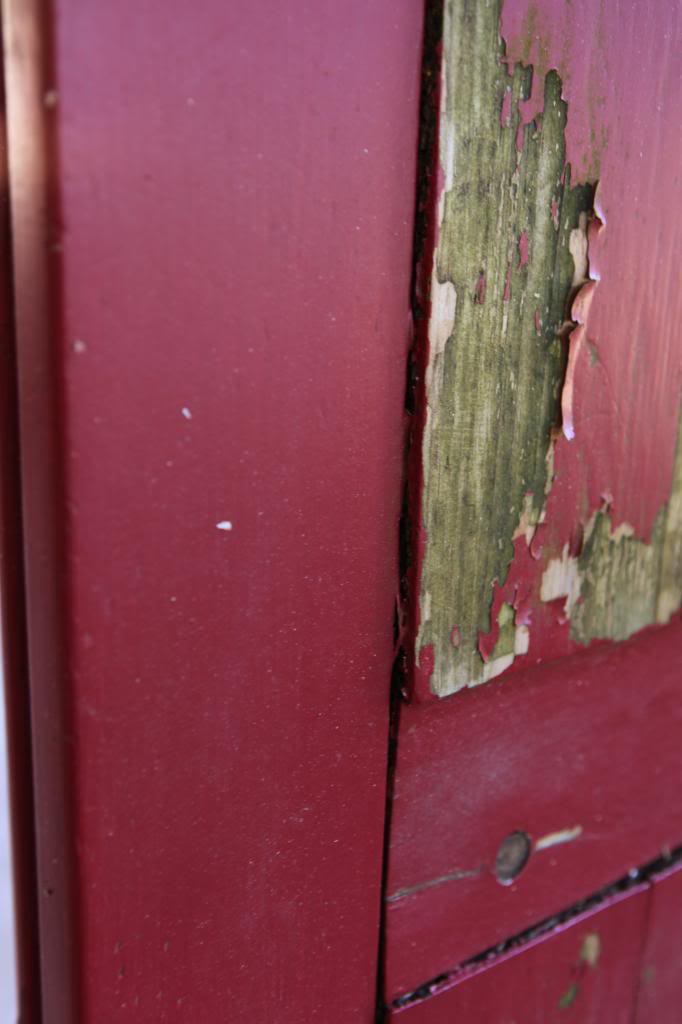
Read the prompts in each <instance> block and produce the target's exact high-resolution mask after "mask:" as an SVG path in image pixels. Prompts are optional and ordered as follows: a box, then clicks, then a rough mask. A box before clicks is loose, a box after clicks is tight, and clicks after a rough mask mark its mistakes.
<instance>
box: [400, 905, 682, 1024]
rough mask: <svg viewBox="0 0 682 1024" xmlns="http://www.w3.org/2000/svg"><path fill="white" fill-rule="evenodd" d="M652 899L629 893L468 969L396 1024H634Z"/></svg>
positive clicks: (404, 1011) (409, 1008) (410, 1007)
mask: <svg viewBox="0 0 682 1024" xmlns="http://www.w3.org/2000/svg"><path fill="white" fill-rule="evenodd" d="M648 899H649V895H648V890H647V889H646V888H643V889H638V890H635V891H630V892H628V893H626V894H625V895H621V896H619V897H617V898H616V899H614V900H613V901H612V902H610V903H609V904H607V905H606V906H602V907H599V908H597V909H596V910H593V911H590V912H588V913H586V914H582V915H581V916H580V917H578V918H576V919H575V920H573V921H571V922H570V924H568V925H563V926H559V927H558V928H556V929H555V930H554V931H553V932H552V933H551V934H550V935H548V936H543V937H542V938H540V939H537V940H535V941H534V942H532V943H529V944H528V945H527V946H523V947H520V948H518V949H514V950H512V951H511V952H509V953H507V954H504V955H503V956H501V957H499V958H498V959H497V960H495V961H493V962H491V963H484V964H482V965H479V966H477V967H474V968H470V969H468V970H464V971H462V972H461V974H460V975H459V976H458V977H457V978H456V979H454V980H453V981H451V982H449V983H448V984H447V985H445V986H444V987H443V988H442V989H441V990H440V991H439V992H437V994H435V995H433V996H431V997H429V998H427V999H424V1000H423V1001H421V1002H419V1003H415V1004H413V1005H408V1006H406V1007H404V1008H403V1009H402V1010H397V1011H394V1012H393V1013H392V1014H391V1015H390V1019H391V1020H393V1019H395V1020H400V1021H401V1024H474V1022H475V1024H516V1022H519V1024H520V1022H523V1024H563V1022H567V1024H571V1022H574V1024H578V1022H579V1024H605V1022H607V1021H608V1024H629V1022H630V1021H631V1020H632V1011H633V1005H634V1001H635V997H636V993H637V988H638V984H639V961H640V956H641V951H642V935H643V932H644V929H645V927H646V915H647V907H648ZM645 1019H646V1020H647V1021H649V1022H652V1021H654V1020H658V1019H659V1018H657V1017H647V1018H645ZM671 1019H672V1018H671ZM675 1019H679V1015H678V1017H677V1018H675Z"/></svg>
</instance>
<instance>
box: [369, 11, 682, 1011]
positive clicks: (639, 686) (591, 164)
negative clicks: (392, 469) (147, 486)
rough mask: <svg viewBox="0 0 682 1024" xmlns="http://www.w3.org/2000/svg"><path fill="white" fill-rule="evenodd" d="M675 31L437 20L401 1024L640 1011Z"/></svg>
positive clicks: (669, 753) (660, 719)
mask: <svg viewBox="0 0 682 1024" xmlns="http://www.w3.org/2000/svg"><path fill="white" fill-rule="evenodd" d="M680 28H681V26H680V11H679V9H678V7H677V5H670V4H663V3H661V4H654V5H651V4H619V3H614V4H610V5H608V6H607V5H602V4H599V3H587V4H583V5H582V6H581V8H580V12H579V13H578V11H577V10H576V9H574V7H573V5H572V4H570V3H563V2H557V3H553V2H546V3H542V4H533V3H528V2H525V0H518V2H516V0H507V2H505V3H504V4H501V3H498V2H492V0H491V2H482V3H476V4H473V3H466V2H464V0H452V2H450V0H447V2H446V3H445V4H444V5H436V7H435V8H434V9H433V10H432V21H431V22H430V35H428V34H427V41H426V50H425V59H426V68H427V71H428V76H427V77H426V79H425V81H426V89H425V95H424V102H423V113H422V118H423V120H422V132H423V137H425V138H426V139H427V143H426V145H425V147H424V151H423V154H422V166H421V193H420V205H421V208H422V210H423V215H422V222H421V225H420V226H421V234H418V235H417V258H418V264H417V292H416V296H415V314H416V317H417V324H418V330H417V339H416V344H415V347H414V349H413V356H412V367H413V373H412V381H413V383H412V402H411V404H412V408H413V410H414V412H413V415H412V432H411V449H410V454H409V465H410V474H409V484H408V508H409V514H408V520H407V522H406V526H405V535H406V544H405V549H404V551H405V554H404V561H403V573H404V582H403V589H404V620H405V625H404V632H403V639H404V656H405V657H404V666H403V670H402V674H401V679H400V681H399V687H400V694H399V696H398V697H397V698H396V703H395V711H394V714H395V718H396V724H395V730H396V732H397V742H396V754H395V761H394V764H393V768H392V772H393V774H392V810H391V831H390V850H389V863H388V880H387V887H386V893H385V897H386V995H387V999H388V1001H389V1002H391V1001H393V1006H394V1012H395V1013H397V1012H398V1011H400V1012H401V1013H405V1012H408V1011H409V1012H411V1013H412V1015H413V1018H414V1019H415V1021H417V1020H421V1019H424V1020H427V1019H428V1020H441V1019H442V1020H446V1019H447V1020H450V1019H452V1020H459V1019H462V1020H469V1019H471V1020H481V1021H488V1020H490V1021H498V1020H499V1021H507V1020H511V1019H514V1020H517V1019H523V1020H534V1021H535V1020H537V1021H540V1020H542V1021H546V1020H554V1019H557V1020H563V1019H564V1018H567V1019H579V1020H593V1019H594V1020H609V1021H615V1020H620V1019H623V1020H626V1019H627V1020H630V1019H632V1016H631V1015H632V1013H633V1012H634V1011H633V1005H634V1001H635V998H636V992H637V990H638V987H639V983H638V979H639V971H640V966H639V964H640V960H639V957H640V954H641V943H642V941H643V935H644V933H645V931H646V921H647V911H646V910H645V909H643V908H645V907H646V906H647V904H648V902H650V900H651V899H653V898H654V895H653V894H654V890H652V889H651V887H650V883H649V882H648V881H647V880H648V879H650V878H651V877H652V876H654V875H655V874H656V872H657V871H660V870H662V869H663V868H664V866H665V864H666V863H674V862H675V860H676V857H677V855H678V848H679V845H680V842H681V837H682V807H681V805H680V802H679V799H678V787H679V778H680V772H681V770H682V745H681V744H680V722H681V717H680V707H679V686H680V679H681V678H682V634H681V633H680V616H679V610H680V603H681V600H682V558H681V555H682V517H681V512H682V443H681V442H680V399H681V383H682V340H681V337H680V331H679V328H678V326H677V321H678V319H679V315H678V305H679V302H680V288H679V282H680V276H679V275H680V251H681V245H682V214H681V212H680V206H679V174H680V117H679V103H680V98H681V92H680V90H681V87H682V83H681V81H680V73H679V72H680V52H681V47H680V44H681V36H680ZM405 697H407V702H405ZM643 882H644V883H645V888H641V886H642V883H643ZM666 884H668V883H666ZM647 886H649V887H648V888H647ZM664 888H665V886H664ZM630 891H632V892H633V895H631V896H630V897H629V898H626V897H627V896H628V893H629V892H630ZM656 891H658V890H656ZM634 893H636V895H634ZM659 901H660V897H659ZM586 907H589V908H590V910H589V913H590V914H592V915H594V918H590V924H589V927H590V928H594V929H595V931H594V934H595V935H596V936H597V938H596V939H595V940H594V941H595V944H596V945H598V946H599V949H600V954H599V956H597V954H596V953H595V955H594V963H591V962H590V963H589V964H588V965H587V966H586V965H585V960H584V958H583V959H582V960H581V957H580V955H579V953H578V952H576V948H577V949H578V950H579V948H580V941H582V939H580V936H581V935H582V934H583V930H582V928H583V926H582V921H583V917H582V916H581V915H582V914H583V913H584V912H585V909H586ZM574 919H575V924H574V923H572V922H573V920H574ZM585 927H587V926H585ZM675 941H677V940H675ZM576 943H578V946H577V947H576ZM673 944H674V943H673ZM526 948H527V952H523V950H525V949H526ZM595 948H596V947H595ZM564 950H565V952H564ZM608 957H613V959H612V960H609V959H608ZM490 958H492V961H493V963H494V966H492V965H488V966H487V967H486V969H485V970H483V973H482V974H481V970H482V965H483V964H486V963H487V962H488V960H489V959H490ZM589 959H590V958H589V957H588V960H589ZM576 965H577V966H576ZM626 965H627V967H626ZM649 966H650V965H649ZM550 968H551V970H550ZM571 970H572V971H573V973H574V974H575V973H576V972H577V974H580V973H581V972H582V973H583V974H585V976H586V977H589V978H590V979H592V978H595V979H596V978H597V972H598V970H599V971H602V970H603V971H604V972H605V975H606V978H605V980H604V982H603V986H602V988H601V989H600V988H599V985H600V982H598V981H596V980H595V981H592V982H591V984H592V989H590V987H589V986H588V985H587V984H583V982H582V980H581V981H580V984H578V982H577V981H575V980H574V982H571V984H572V985H573V984H575V990H574V989H573V988H569V987H568V984H569V983H568V982H566V984H564V980H565V978H564V977H563V976H564V975H565V976H566V977H567V976H568V975H567V974H566V972H567V971H568V972H569V974H570V971H571ZM548 971H549V972H550V973H549V974H548V973H547V972H548ZM619 971H622V972H623V979H621V980H620V981H618V983H617V984H616V978H617V977H618V972H619ZM526 972H527V973H526ZM552 972H555V973H557V972H558V975H559V976H557V977H556V978H554V977H550V975H551V973H552ZM488 973H489V974H490V977H488ZM669 973H670V972H669ZM470 975H475V979H476V980H474V977H473V976H472V977H471V979H470V980H466V981H465V980H464V979H465V978H467V977H469V976H470ZM625 976H627V979H628V980H627V984H626V983H625V980H624V978H625ZM542 978H544V979H545V980H544V981H541V979H542ZM545 983H546V984H545ZM538 985H539V986H540V987H539V988H538ZM498 986H499V987H498ZM543 986H545V987H544V988H543ZM562 986H563V987H562ZM614 986H615V987H616V989H617V993H618V994H617V998H615V1001H614V992H613V991H612V989H613V987H614ZM441 989H442V990H443V991H446V990H447V991H448V992H449V995H448V996H447V997H445V996H443V997H442V999H439V998H436V997H433V996H431V998H432V999H433V1002H431V1001H429V1000H427V1002H428V1008H427V1006H426V1005H425V1006H424V1007H423V1008H422V1000H423V999H424V997H425V996H430V995H431V993H433V992H438V991H440V990H441ZM566 992H572V993H573V997H572V998H571V999H570V1000H569V999H568V998H567V997H566V995H565V993H566ZM533 993H535V995H533ZM578 995H579V996H580V998H579V999H578ZM536 996H537V998H536ZM652 998H653V997H652ZM666 998H668V997H666ZM661 1000H662V1003H661V1005H659V1006H658V1007H657V1009H656V1011H655V1012H654V1008H653V1007H654V1003H652V1004H651V1006H650V1008H649V1010H648V1011H647V1013H648V1014H649V1016H645V1017H643V1018H642V1019H650V1020H658V1019H662V1015H663V1013H664V1007H663V1003H664V1002H665V999H664V997H663V996H661ZM574 1001H575V1006H573V1002H574ZM569 1003H570V1012H569ZM607 1006H608V1009H607ZM474 1007H475V1009H474ZM669 1007H670V1008H669V1009H668V1010H667V1012H668V1013H673V1012H674V1011H673V1010H672V1004H669ZM642 1012H644V1011H642ZM460 1014H461V1016H459V1015H460ZM515 1014H516V1015H518V1016H515ZM657 1014H658V1015H657ZM571 1015H573V1016H571ZM408 1017H409V1013H408Z"/></svg>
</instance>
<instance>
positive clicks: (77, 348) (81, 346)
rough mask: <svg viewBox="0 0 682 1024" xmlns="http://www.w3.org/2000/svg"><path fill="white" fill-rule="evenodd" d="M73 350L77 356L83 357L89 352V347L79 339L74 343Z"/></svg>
mask: <svg viewBox="0 0 682 1024" xmlns="http://www.w3.org/2000/svg"><path fill="white" fill-rule="evenodd" d="M73 350H74V352H75V353H76V355H79V356H82V355H83V353H84V352H87V350H88V346H87V345H86V344H85V342H84V341H81V340H80V339H77V340H76V341H74V343H73Z"/></svg>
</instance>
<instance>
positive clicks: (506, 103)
mask: <svg viewBox="0 0 682 1024" xmlns="http://www.w3.org/2000/svg"><path fill="white" fill-rule="evenodd" d="M511 111H512V93H511V89H509V88H507V89H505V91H504V96H503V98H502V106H501V107H500V124H501V125H502V127H503V128H508V127H509V126H510V124H511Z"/></svg>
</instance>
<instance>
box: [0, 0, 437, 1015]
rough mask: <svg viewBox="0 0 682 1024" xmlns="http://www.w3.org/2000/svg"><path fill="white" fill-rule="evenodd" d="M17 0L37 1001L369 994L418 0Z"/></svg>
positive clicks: (100, 1008)
mask: <svg viewBox="0 0 682 1024" xmlns="http://www.w3.org/2000/svg"><path fill="white" fill-rule="evenodd" d="M6 6H7V10H8V12H9V18H10V22H11V25H12V33H13V34H12V38H11V54H12V59H11V62H10V68H9V80H10V82H11V83H12V88H13V94H12V102H11V111H10V115H11V122H10V162H11V172H12V188H13V200H14V230H15V246H16V247H15V259H16V267H17V280H16V289H17V309H18V352H19V371H20V398H21V405H22V409H21V412H22V432H23V436H22V444H23V451H22V458H23V461H24V465H25V478H24V502H25V515H26V527H27V538H28V542H27V561H28V587H29V592H28V601H29V613H30V620H31V636H30V656H31V672H32V688H33V700H34V709H35V710H34V716H35V717H34V729H35V735H36V743H37V750H36V761H35V764H36V797H37V802H38V817H39V825H40V828H39V851H38V853H39V881H40V892H41V901H42V907H41V913H42V919H41V924H42V927H43V949H42V956H43V979H44V983H45V1000H44V1007H43V1013H44V1017H43V1020H44V1021H45V1022H46V1024H57V1022H59V1024H67V1022H68V1024H73V1022H74V1021H75V1020H77V1019H78V1020H82V1021H88V1022H90V1021H92V1022H102V1021H114V1020H119V1019H120V1020H123V1019H125V1020H128V1019H132V1020H139V1021H151V1020H154V1021H160V1020H180V1019H182V1020H207V1021H218V1020H226V1019H229V1020H231V1021H247V1020H248V1021H260V1020H277V1021H280V1022H285V1021H286V1022H294V1021H301V1022H303V1021H306V1022H308V1021H310V1020H311V1019H320V1020H321V1019H331V1017H330V1016H329V1015H328V1010H327V1009H326V1008H328V1007H333V1015H334V1019H336V1020H339V1021H340V1020H350V1019H361V1020H369V1019H371V1016H372V1013H373V1003H374V985H375V971H376V950H377V942H378V925H379V907H380V893H379V886H380V878H381V856H382V838H383V810H384V798H385V793H384V782H385V772H386V745H387V729H388V682H389V677H390V668H391V661H392V634H391V629H392V620H393V608H394V600H395V586H396V580H397V530H398V517H399V513H400V490H401V464H402V456H403V431H402V415H403V413H402V408H403V398H404V380H405V361H406V353H407V346H408V341H409V339H408V330H407V328H408V311H409V301H410V296H409V290H410V262H411V243H412V228H413V199H414V189H415V171H416V167H415V164H416V144H417V117H418V90H419V68H420V49H421V22H422V10H421V5H419V4H414V3H410V2H408V0H399V2H398V3H395V2H394V0H391V2H388V0H381V2H379V3H375V4H371V5H366V4H364V3H360V2H355V0H352V2H350V3H347V4H343V5H336V4H333V3H326V2H325V3H315V4H311V3H306V2H304V0H296V2H293V3H289V4H285V5H283V4H279V3H275V2H267V3H264V4H255V5H253V4H252V5H250V6H249V7H246V8H245V7H242V6H241V5H236V6H235V5H231V4H225V3H222V2H217V0H211V2H208V3H204V4H201V5H200V7H199V8H197V7H196V5H192V4H189V3H185V2H180V3H177V4H173V5H172V7H171V8H169V7H168V5H167V4H164V3H161V2H157V0H150V2H148V3H145V4H142V5H141V4H139V3H132V2H127V0H126V2H122V3H116V4H86V3H82V2H79V0H57V2H55V3H53V4H52V5H50V6H49V7H48V6H43V5H42V4H41V3H39V0H35V2H31V3H23V2H21V0H17V2H13V0H10V2H9V4H7V5H6ZM228 523H229V524H231V528H228V526H227V524H228ZM220 524H222V527H221V526H220ZM66 796H68V797H69V798H70V800H69V801H67V800H66ZM69 803H70V804H71V806H72V810H73V821H71V819H70V818H69V814H68V804H69ZM65 808H66V810H65ZM71 882H72V883H73V891H70V888H69V886H70V884H71ZM79 1014H80V1016H79Z"/></svg>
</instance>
